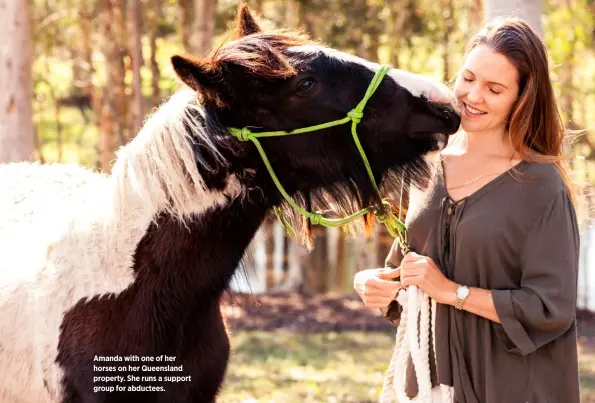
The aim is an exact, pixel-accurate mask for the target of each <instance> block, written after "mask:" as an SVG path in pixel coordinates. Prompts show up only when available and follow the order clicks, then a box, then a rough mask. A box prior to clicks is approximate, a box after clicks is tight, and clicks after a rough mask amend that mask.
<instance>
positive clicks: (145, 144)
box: [112, 90, 239, 220]
mask: <svg viewBox="0 0 595 403" xmlns="http://www.w3.org/2000/svg"><path fill="white" fill-rule="evenodd" d="M192 112H194V113H192ZM197 112H198V113H202V109H201V106H200V105H198V104H197V103H196V95H195V93H194V92H193V91H190V90H182V91H179V92H178V93H176V94H174V95H173V96H172V97H171V98H170V99H169V101H167V102H166V103H165V104H163V106H161V108H160V109H158V110H157V112H156V113H155V114H153V115H152V116H150V117H149V118H148V119H147V121H146V122H145V125H144V127H143V128H142V129H141V131H140V132H139V133H138V135H137V136H136V137H135V138H134V140H133V141H132V142H131V143H130V144H128V145H127V146H126V147H123V148H121V149H120V150H119V151H118V152H117V156H118V159H117V162H116V163H115V165H114V167H113V169H112V179H113V181H114V189H115V194H114V204H115V209H114V211H115V213H116V216H115V217H114V218H116V219H120V218H121V217H122V213H123V212H124V211H125V209H126V206H127V205H128V203H129V198H130V197H131V196H132V197H133V198H134V199H136V200H137V201H138V202H140V203H141V205H140V206H139V207H140V208H141V210H143V211H151V212H155V211H165V212H167V213H170V214H171V215H172V216H174V217H176V218H178V219H180V220H184V219H185V217H187V215H188V214H190V213H193V212H196V208H197V205H208V206H210V205H211V204H212V201H213V200H212V198H213V196H214V195H213V194H210V193H209V192H208V190H207V189H206V187H205V184H204V182H203V180H202V178H201V176H200V174H199V172H198V168H197V166H196V164H197V162H196V157H195V155H194V152H193V150H192V148H191V146H190V143H191V142H196V141H197V140H198V141H199V142H200V143H202V144H204V145H206V146H207V147H209V148H210V150H211V151H212V152H213V154H214V155H215V156H216V158H218V159H219V160H220V161H222V160H223V156H222V155H221V154H220V153H219V151H218V150H217V148H216V146H215V144H214V143H213V141H212V139H211V138H210V137H209V136H208V135H207V134H206V132H205V128H204V126H203V125H202V123H201V122H200V120H198V119H197V115H198V113H197ZM188 127H189V128H190V129H191V131H192V133H193V134H194V138H193V137H192V136H191V135H190V134H189V132H188V129H187V128H188ZM236 190H239V188H238V189H236Z"/></svg>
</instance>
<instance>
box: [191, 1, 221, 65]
mask: <svg viewBox="0 0 595 403" xmlns="http://www.w3.org/2000/svg"><path fill="white" fill-rule="evenodd" d="M216 10H217V0H194V22H195V23H196V28H195V29H194V32H195V36H194V54H195V56H197V57H204V56H206V55H207V53H208V52H209V50H210V49H211V46H212V45H213V38H214V36H215V11H216Z"/></svg>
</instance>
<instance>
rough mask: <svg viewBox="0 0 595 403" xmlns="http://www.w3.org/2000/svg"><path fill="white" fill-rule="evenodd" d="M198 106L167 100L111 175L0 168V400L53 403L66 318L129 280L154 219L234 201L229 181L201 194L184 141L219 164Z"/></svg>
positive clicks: (235, 188)
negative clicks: (197, 145) (209, 152)
mask: <svg viewBox="0 0 595 403" xmlns="http://www.w3.org/2000/svg"><path fill="white" fill-rule="evenodd" d="M197 108H199V106H198V105H197V104H196V103H195V101H194V94H193V93H192V92H191V91H180V92H178V93H177V94H175V95H174V96H173V97H172V98H171V99H170V100H169V101H168V102H166V103H165V104H164V105H162V106H161V107H160V108H159V109H158V110H157V111H156V112H155V113H154V114H153V115H152V116H151V117H150V118H149V119H148V120H147V121H146V124H145V125H144V127H143V129H142V130H141V131H140V133H139V134H138V136H137V137H135V138H134V139H133V140H132V141H131V142H130V143H129V144H127V145H126V146H124V147H122V148H121V149H120V150H119V151H118V153H117V155H118V158H117V161H116V163H115V165H114V167H113V172H112V174H111V175H110V176H108V175H104V174H99V173H95V172H92V171H90V170H87V169H84V168H82V167H79V166H76V165H66V164H47V165H41V164H38V163H14V164H6V165H0V318H2V324H1V325H0V402H11V403H55V402H59V401H60V398H61V396H60V384H59V381H60V379H61V377H62V372H61V370H60V368H59V367H58V366H57V365H56V363H55V358H56V354H57V344H58V338H59V334H60V324H61V321H62V317H63V315H64V313H65V312H67V311H68V310H69V309H71V308H72V307H73V306H74V305H76V304H77V303H78V302H79V301H81V300H85V299H88V298H90V297H93V296H99V295H105V294H117V293H120V292H122V291H123V290H125V289H126V288H127V287H128V286H129V285H130V284H131V283H132V282H133V281H134V272H133V270H132V268H133V263H134V262H133V256H134V253H135V250H136V247H137V245H138V243H139V242H140V240H141V239H142V237H143V236H144V234H145V233H146V231H147V228H148V227H149V225H150V224H151V222H152V221H153V220H154V219H155V217H156V215H157V214H158V213H160V212H168V213H170V214H172V215H173V216H174V217H176V218H178V219H181V220H184V219H185V218H187V217H188V216H189V215H190V214H192V213H194V214H200V213H201V212H203V211H205V210H206V209H208V208H210V207H212V206H214V205H217V204H218V205H223V204H226V203H228V201H227V200H228V197H231V198H233V197H235V196H237V195H238V194H239V193H240V185H239V183H238V181H237V180H236V179H235V178H233V177H232V178H229V180H228V185H227V188H226V189H225V190H224V191H223V192H221V191H217V192H210V191H208V190H207V189H206V188H205V185H204V182H203V180H202V178H201V176H200V174H199V171H198V167H197V166H196V164H197V162H196V159H195V155H194V153H193V150H192V146H191V144H190V141H200V142H201V143H203V144H206V145H207V146H209V147H211V148H212V149H213V151H214V152H215V154H216V155H218V156H219V158H221V156H220V155H219V154H218V153H217V152H216V149H215V146H214V145H213V143H212V141H210V139H209V138H208V136H207V134H206V133H205V131H204V128H203V127H202V125H201V124H200V123H199V121H198V120H197V119H196V117H195V115H194V114H191V113H188V110H191V109H194V110H198V109H197ZM187 127H190V128H192V131H193V134H194V136H195V138H194V139H192V138H190V136H189V134H188V131H187ZM44 384H45V385H46V386H44Z"/></svg>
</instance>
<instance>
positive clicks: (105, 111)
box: [99, 0, 124, 173]
mask: <svg viewBox="0 0 595 403" xmlns="http://www.w3.org/2000/svg"><path fill="white" fill-rule="evenodd" d="M100 7H101V35H100V43H99V45H100V49H101V52H102V53H103V57H104V60H105V87H104V88H103V91H102V103H101V113H100V117H99V122H100V129H99V131H100V140H99V150H100V160H101V169H102V170H103V171H104V172H106V173H109V172H111V164H110V163H111V161H112V159H113V157H114V152H115V150H116V144H117V140H116V139H120V141H121V140H122V138H123V129H124V128H123V125H122V124H121V122H122V120H123V117H122V116H120V115H119V114H118V110H119V109H120V108H118V100H119V99H121V98H122V94H121V89H122V88H123V86H122V85H121V84H122V83H121V82H120V81H122V82H123V80H124V62H123V60H122V53H121V52H120V47H119V46H118V35H117V33H116V32H115V31H114V27H116V28H117V25H118V24H114V23H113V22H114V18H117V17H116V16H118V15H120V14H119V13H118V12H114V10H113V8H114V7H115V8H118V2H117V1H116V2H114V1H113V0H102V1H101V5H100Z"/></svg>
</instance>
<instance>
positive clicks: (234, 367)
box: [219, 329, 595, 403]
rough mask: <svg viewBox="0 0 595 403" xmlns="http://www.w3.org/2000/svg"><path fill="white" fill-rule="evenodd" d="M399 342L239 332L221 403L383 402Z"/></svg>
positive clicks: (584, 366) (590, 379) (590, 374)
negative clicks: (387, 374) (381, 397)
mask: <svg viewBox="0 0 595 403" xmlns="http://www.w3.org/2000/svg"><path fill="white" fill-rule="evenodd" d="M589 330H590V329H589ZM393 343H394V336H393V334H392V333H384V332H341V333H330V332H329V333H310V334H308V333H292V332H285V331H276V332H262V331H250V332H238V333H235V334H234V335H233V336H232V348H233V349H234V351H233V355H232V357H231V362H230V366H229V370H228V376H227V379H226V382H225V385H224V389H223V393H222V394H221V396H220V399H219V401H221V402H225V403H240V402H242V403H249V402H250V403H252V402H262V403H315V402H316V403H335V402H336V403H372V402H377V401H378V397H379V395H380V392H381V387H382V381H383V379H384V371H385V370H386V365H387V364H388V361H389V359H390V352H391V351H392V348H393V346H394V344H393ZM579 344H580V366H581V382H582V388H583V393H582V397H583V399H582V401H583V403H595V343H594V342H593V339H592V338H591V337H587V336H582V337H581V339H580V342H579Z"/></svg>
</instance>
